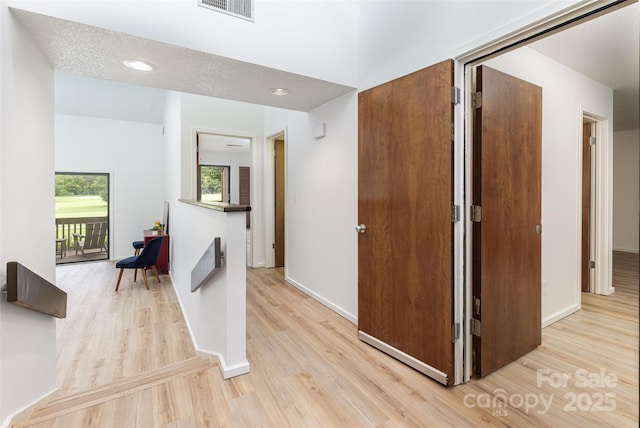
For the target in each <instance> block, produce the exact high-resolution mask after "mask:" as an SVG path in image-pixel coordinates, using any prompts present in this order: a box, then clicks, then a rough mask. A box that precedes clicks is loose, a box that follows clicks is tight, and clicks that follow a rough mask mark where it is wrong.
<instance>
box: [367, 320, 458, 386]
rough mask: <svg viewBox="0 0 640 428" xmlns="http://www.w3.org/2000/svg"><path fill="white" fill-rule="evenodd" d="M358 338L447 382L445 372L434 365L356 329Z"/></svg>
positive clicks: (445, 383)
mask: <svg viewBox="0 0 640 428" xmlns="http://www.w3.org/2000/svg"><path fill="white" fill-rule="evenodd" d="M358 338H359V339H360V340H362V341H363V342H365V343H368V344H369V345H371V346H373V347H374V348H376V349H379V350H380V351H382V352H384V353H385V354H388V355H391V356H392V357H393V358H395V359H397V360H400V361H402V362H403V363H404V364H406V365H408V366H409V367H411V368H413V369H415V370H418V371H419V372H420V373H422V374H425V375H427V376H429V377H430V378H432V379H434V380H437V381H438V382H440V383H441V384H443V385H447V384H448V378H447V374H446V373H443V372H441V371H440V370H438V369H436V368H435V367H432V366H430V365H429V364H426V363H424V362H422V361H420V360H418V359H416V358H414V357H412V356H411V355H409V354H406V353H404V352H402V351H401V350H399V349H398V348H394V347H393V346H391V345H389V344H387V343H385V342H383V341H381V340H378V339H376V338H375V337H373V336H370V335H368V334H367V333H365V332H363V331H360V330H358Z"/></svg>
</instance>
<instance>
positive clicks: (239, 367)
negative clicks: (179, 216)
mask: <svg viewBox="0 0 640 428" xmlns="http://www.w3.org/2000/svg"><path fill="white" fill-rule="evenodd" d="M169 280H170V281H171V286H172V287H173V291H174V293H175V294H176V298H177V299H178V304H179V305H180V311H181V312H182V313H183V314H185V313H186V311H185V310H184V306H183V305H182V300H180V294H179V293H178V290H177V289H176V283H175V282H174V281H173V274H172V271H171V270H170V271H169ZM183 318H184V322H185V324H186V325H187V331H188V332H189V337H190V338H191V343H192V344H193V347H194V348H195V350H196V353H198V354H207V355H208V356H211V357H213V358H216V359H217V360H218V363H219V365H220V371H221V372H222V377H223V378H224V379H229V378H231V377H235V376H240V375H243V374H246V373H249V368H250V367H249V362H248V361H247V360H246V359H245V361H244V362H243V363H242V364H236V365H234V366H227V363H226V362H225V360H224V356H223V355H222V354H220V353H218V352H214V351H209V350H206V349H202V348H200V347H199V346H198V342H197V341H196V339H195V337H194V335H193V329H192V328H191V324H190V323H189V319H188V318H187V317H184V316H183ZM3 428H4V427H3Z"/></svg>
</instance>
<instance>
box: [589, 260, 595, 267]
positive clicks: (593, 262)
mask: <svg viewBox="0 0 640 428" xmlns="http://www.w3.org/2000/svg"><path fill="white" fill-rule="evenodd" d="M589 268H590V269H595V268H596V261H595V260H589Z"/></svg>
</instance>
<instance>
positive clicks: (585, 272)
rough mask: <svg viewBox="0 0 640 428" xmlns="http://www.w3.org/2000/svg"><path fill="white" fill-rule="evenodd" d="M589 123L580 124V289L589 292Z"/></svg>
mask: <svg viewBox="0 0 640 428" xmlns="http://www.w3.org/2000/svg"><path fill="white" fill-rule="evenodd" d="M590 138H591V124H590V123H589V122H584V124H583V125H582V261H581V263H580V272H581V276H582V291H584V292H589V288H590V287H589V284H590V281H589V279H590V278H589V277H590V271H591V264H590V262H591V251H590V250H591V144H590V141H589V139H590Z"/></svg>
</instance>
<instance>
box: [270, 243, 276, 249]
mask: <svg viewBox="0 0 640 428" xmlns="http://www.w3.org/2000/svg"><path fill="white" fill-rule="evenodd" d="M271 248H273V249H274V250H275V249H276V243H275V242H274V243H273V244H271Z"/></svg>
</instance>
